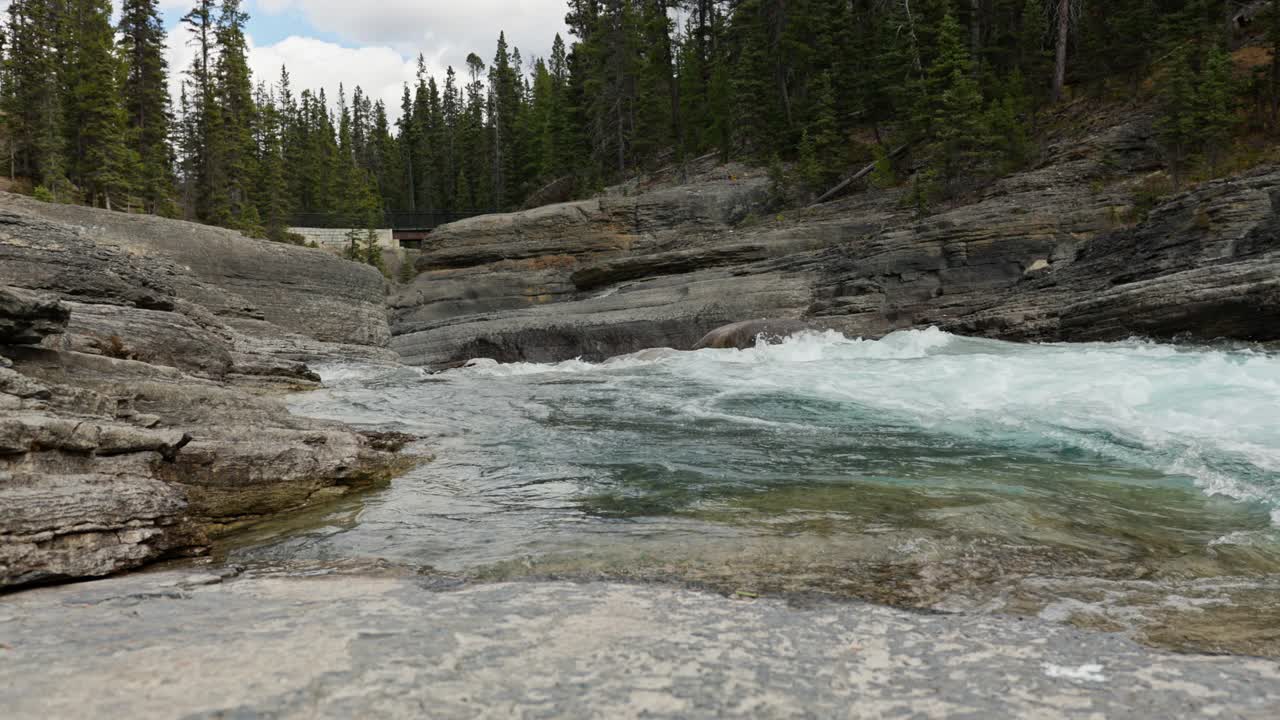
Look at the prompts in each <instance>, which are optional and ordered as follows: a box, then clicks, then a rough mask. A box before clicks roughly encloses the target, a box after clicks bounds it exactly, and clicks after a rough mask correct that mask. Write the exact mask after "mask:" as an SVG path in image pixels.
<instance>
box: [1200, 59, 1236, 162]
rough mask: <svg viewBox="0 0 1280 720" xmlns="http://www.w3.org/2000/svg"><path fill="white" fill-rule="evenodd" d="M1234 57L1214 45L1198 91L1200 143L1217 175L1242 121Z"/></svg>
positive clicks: (1206, 60) (1201, 75)
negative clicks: (1239, 112) (1238, 115)
mask: <svg viewBox="0 0 1280 720" xmlns="http://www.w3.org/2000/svg"><path fill="white" fill-rule="evenodd" d="M1237 84H1238V83H1237V82H1236V79H1235V68H1234V66H1233V65H1232V63H1231V56H1230V55H1228V54H1227V53H1226V51H1225V50H1223V49H1222V47H1221V46H1218V45H1214V46H1213V48H1212V49H1210V50H1209V55H1208V57H1207V58H1206V59H1205V62H1204V71H1203V72H1202V73H1201V74H1200V82H1199V84H1198V87H1197V93H1196V95H1197V97H1196V114H1197V117H1196V120H1197V124H1198V125H1199V142H1200V144H1201V146H1202V147H1203V148H1204V149H1205V151H1206V153H1207V159H1208V161H1209V166H1210V169H1211V170H1213V171H1217V169H1218V166H1219V164H1220V163H1221V162H1222V159H1223V157H1224V156H1225V155H1226V154H1227V150H1228V148H1229V145H1230V142H1231V137H1232V135H1233V134H1234V132H1235V128H1236V126H1237V125H1238V124H1239V120H1238V118H1237V116H1236V111H1237V108H1238V106H1239V100H1238V99H1237V98H1238V97H1239V91H1238V89H1237Z"/></svg>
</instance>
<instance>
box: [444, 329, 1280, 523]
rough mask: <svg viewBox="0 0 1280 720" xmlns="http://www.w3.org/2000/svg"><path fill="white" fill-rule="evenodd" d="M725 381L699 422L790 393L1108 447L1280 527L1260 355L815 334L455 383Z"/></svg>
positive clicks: (996, 434) (734, 418) (930, 424)
mask: <svg viewBox="0 0 1280 720" xmlns="http://www.w3.org/2000/svg"><path fill="white" fill-rule="evenodd" d="M649 373H651V374H655V375H660V376H666V377H671V378H683V379H684V380H686V381H687V382H689V383H690V384H692V385H697V386H701V387H705V388H711V389H712V390H713V392H710V393H707V392H703V393H700V394H698V395H697V396H694V397H690V398H687V399H682V398H679V397H678V396H676V395H673V397H672V410H674V411H675V412H676V413H677V415H679V416H684V417H687V418H718V419H721V420H724V421H728V422H741V423H750V424H765V425H769V424H776V425H780V426H781V425H789V426H791V427H796V428H806V427H807V429H809V430H812V431H814V432H821V431H824V430H825V429H827V428H825V427H824V426H823V425H822V424H821V423H816V424H813V425H808V426H806V425H805V424H804V423H799V424H797V423H796V422H795V421H793V420H788V421H782V420H777V419H771V418H769V417H766V416H761V415H760V414H759V413H753V412H732V411H726V410H725V409H724V408H723V406H724V405H725V404H727V403H728V402H729V401H731V400H732V399H733V398H735V397H749V396H752V395H765V394H784V395H786V396H788V397H790V398H792V399H793V400H794V401H795V402H806V401H812V402H818V403H831V402H834V403H838V404H840V405H843V406H845V407H846V408H847V409H848V411H849V412H856V413H859V414H864V415H870V416H875V417H877V418H880V419H882V420H885V421H890V420H891V421H892V422H894V423H900V424H904V425H908V426H914V427H916V428H919V429H921V430H923V431H926V432H931V433H939V434H943V435H951V436H955V437H957V438H964V439H969V440H981V441H987V442H991V443H996V444H1008V445H1010V446H1013V447H1018V448H1024V449H1032V448H1035V449H1040V450H1045V451H1059V452H1071V451H1077V452H1085V453H1096V454H1098V455H1101V456H1105V457H1108V458H1111V459H1114V460H1117V461H1120V462H1123V463H1128V464H1132V465H1135V466H1138V467H1143V468H1147V469H1151V470H1156V471H1159V472H1162V473H1167V474H1169V475H1171V476H1182V477H1187V478H1190V479H1192V480H1194V482H1195V483H1196V484H1197V485H1198V486H1199V487H1201V488H1202V489H1203V490H1204V491H1205V492H1206V493H1208V494H1210V495H1222V496H1226V497H1230V498H1234V499H1237V500H1243V501H1255V502H1260V503H1264V504H1266V505H1268V506H1269V507H1270V508H1271V509H1272V513H1273V518H1274V520H1275V521H1276V522H1277V523H1280V356H1278V355H1276V354H1275V353H1271V352H1263V351H1259V350H1255V349H1214V348H1204V347H1178V346H1171V345H1160V344H1154V343H1149V342H1140V341H1131V342H1124V343H1105V344H1101V343H1099V344H1070V345H1068V344H1062V345H1023V344H1012V343H1005V342H1000V341H995V340H984V339H972V338H963V337H959V336H955V335H950V334H947V333H944V332H941V331H939V330H936V329H930V330H918V331H916V330H913V331H907V332H899V333H895V334H892V335H889V336H888V337H886V338H884V339H883V340H876V341H868V340H858V339H848V338H845V337H843V336H841V335H839V334H838V333H834V332H829V333H825V334H805V335H799V336H796V337H792V338H790V339H788V340H787V341H786V342H783V343H781V344H774V345H768V344H761V345H758V346H757V347H754V348H750V349H746V350H701V351H696V352H675V351H653V350H650V351H644V352H642V353H638V354H636V355H630V356H623V357H619V358H615V359H613V360H610V361H608V362H605V363H600V364H591V363H584V362H581V361H578V360H572V361H568V362H562V363H558V364H550V365H536V364H513V365H497V364H493V363H490V362H485V361H480V362H477V363H475V366H474V367H471V368H466V369H461V370H455V371H452V374H453V375H455V376H467V375H471V376H490V377H494V378H512V377H531V376H539V375H542V376H553V375H557V374H561V375H595V376H599V377H601V378H609V379H612V380H613V382H614V383H616V386H617V388H618V390H619V391H620V392H626V389H624V388H625V387H626V386H627V385H635V386H637V387H635V388H634V389H635V390H636V391H638V392H648V391H647V390H645V389H643V388H642V387H638V386H639V385H642V383H631V382H629V380H630V379H632V378H633V376H634V375H638V374H649Z"/></svg>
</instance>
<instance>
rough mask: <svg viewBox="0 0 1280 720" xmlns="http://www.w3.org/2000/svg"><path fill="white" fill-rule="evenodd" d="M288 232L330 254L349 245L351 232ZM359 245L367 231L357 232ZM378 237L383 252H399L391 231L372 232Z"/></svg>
mask: <svg viewBox="0 0 1280 720" xmlns="http://www.w3.org/2000/svg"><path fill="white" fill-rule="evenodd" d="M289 231H290V232H294V233H297V234H299V235H301V236H302V237H304V238H306V240H307V242H314V243H315V244H316V245H319V246H320V247H322V248H324V249H325V250H329V251H331V252H337V253H340V252H342V250H343V249H344V248H346V247H347V246H348V245H350V244H351V239H350V234H351V230H349V229H344V228H299V227H296V228H289ZM356 233H357V235H358V237H359V238H360V243H361V244H363V243H364V242H365V238H366V237H367V233H368V231H367V230H357V231H356ZM374 233H376V234H377V236H378V245H379V246H380V247H382V249H383V250H389V251H397V252H398V251H399V249H400V246H399V245H398V244H396V239H395V236H394V234H393V233H392V231H391V230H374Z"/></svg>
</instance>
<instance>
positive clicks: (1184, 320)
mask: <svg viewBox="0 0 1280 720" xmlns="http://www.w3.org/2000/svg"><path fill="white" fill-rule="evenodd" d="M1084 124H1085V125H1086V126H1087V127H1086V129H1085V130H1083V131H1082V132H1076V133H1075V134H1070V135H1064V136H1062V137H1060V138H1057V139H1055V140H1054V141H1053V142H1052V143H1051V144H1050V145H1049V147H1048V149H1047V151H1046V158H1045V160H1044V162H1042V164H1041V165H1040V166H1039V167H1037V168H1036V169H1033V170H1030V171H1027V172H1023V173H1019V174H1017V175H1013V176H1011V177H1008V178H1005V179H1003V180H1001V181H999V182H997V183H995V184H994V185H992V186H991V187H989V188H987V189H986V190H985V192H984V193H983V194H982V195H981V196H980V197H977V198H976V199H971V200H970V201H968V202H966V203H965V204H960V205H958V206H955V207H951V208H944V209H942V210H941V211H938V212H935V213H934V214H932V215H930V216H928V217H926V218H923V219H919V218H916V217H915V216H914V213H913V212H912V211H910V210H908V209H907V208H905V207H904V206H903V203H902V202H901V197H900V193H899V192H898V191H894V190H890V191H882V190H864V191H860V192H857V193H855V194H853V195H851V196H850V197H849V198H847V199H845V200H841V201H838V202H835V203H830V204H827V205H824V206H821V207H817V208H810V209H808V210H803V211H792V212H790V213H788V215H789V216H788V217H776V216H775V217H770V216H768V214H767V213H765V212H764V210H763V204H764V200H765V198H766V195H767V193H766V191H765V186H766V184H767V183H766V181H764V180H763V179H761V178H749V177H748V178H745V179H738V180H733V181H731V180H728V179H724V178H721V179H719V180H716V181H710V182H702V183H700V184H696V185H690V186H682V187H675V188H667V189H663V190H657V191H651V192H645V193H641V194H639V195H637V196H632V197H605V198H601V199H597V200H590V201H583V202H576V203H566V204H562V205H555V206H549V207H544V208H539V209H536V210H530V211H526V212H522V213H514V214H508V215H494V216H485V217H479V218H472V219H470V220H466V221H463V222H460V223H455V224H453V225H449V226H445V227H443V228H440V229H439V230H438V231H437V234H436V236H435V238H434V240H433V241H432V245H431V246H430V247H428V248H427V249H426V251H425V252H424V253H423V255H422V257H421V259H420V260H419V269H420V270H422V274H421V275H420V276H419V278H418V279H417V281H416V282H415V283H414V284H413V285H412V286H410V287H409V288H407V289H405V290H404V291H403V292H401V293H400V294H399V295H397V296H396V297H394V298H393V299H392V301H391V305H392V331H393V333H394V334H395V336H396V337H395V338H394V339H393V341H392V345H393V347H394V348H395V349H396V350H397V351H398V352H399V353H400V354H401V355H402V356H403V357H404V359H405V360H406V361H407V362H410V363H413V364H419V365H427V366H432V367H447V366H451V365H456V364H460V363H464V362H466V361H467V360H469V359H472V358H491V359H494V360H499V361H503V362H511V361H536V362H543V361H558V360H564V359H568V358H572V357H582V358H584V359H588V360H601V359H604V358H606V357H609V356H612V355H619V354H624V353H630V352H634V351H637V350H640V349H643V348H646V347H663V346H665V347H672V348H676V349H681V350H687V349H693V348H695V347H699V346H700V345H703V343H700V341H701V340H702V339H703V337H704V335H706V334H707V333H709V332H711V331H713V330H715V329H717V328H720V327H722V326H726V325H733V324H736V323H744V322H748V321H754V320H758V319H760V318H770V319H772V322H773V323H775V324H778V325H780V326H781V325H782V324H784V323H788V322H791V323H794V325H795V327H818V328H828V329H836V330H840V331H842V332H845V333H847V334H850V335H857V336H864V337H878V336H881V335H884V334H886V333H889V332H892V331H894V330H899V329H908V328H918V327H928V326H938V327H941V328H943V329H946V330H949V331H952V332H957V333H961V334H970V335H983V336H988V337H997V338H1005V339H1013V340H1110V339H1118V338H1124V337H1127V336H1131V335H1145V336H1151V337H1156V338H1169V337H1175V336H1191V337H1198V338H1201V339H1206V340H1208V339H1214V338H1218V337H1226V338H1239V339H1247V340H1268V339H1275V338H1278V337H1280V324H1278V323H1276V317H1277V314H1278V313H1280V297H1278V296H1277V277H1280V216H1277V210H1276V202H1277V199H1276V197H1273V194H1276V193H1277V191H1275V190H1274V189H1273V188H1276V187H1280V166H1268V167H1263V168H1259V169H1258V170H1255V171H1253V172H1250V173H1246V174H1244V175H1242V176H1239V177H1235V178H1231V179H1227V180H1221V181H1215V182H1211V183H1206V184H1204V185H1202V186H1200V187H1197V188H1194V189H1191V190H1190V191H1188V192H1185V193H1182V194H1181V195H1178V196H1175V197H1172V198H1169V199H1167V200H1166V201H1165V202H1164V203H1163V204H1161V205H1159V206H1158V207H1156V208H1155V209H1154V210H1152V211H1151V212H1150V213H1148V214H1147V216H1146V217H1145V218H1141V219H1140V220H1135V217H1136V216H1137V215H1138V214H1139V212H1140V211H1139V210H1138V209H1137V208H1135V207H1134V204H1135V194H1136V188H1137V187H1138V186H1139V185H1141V183H1142V182H1144V180H1145V179H1146V178H1147V177H1148V176H1149V175H1150V174H1152V173H1153V172H1155V171H1157V170H1158V168H1159V167H1160V158H1159V153H1158V152H1157V150H1156V148H1155V145H1154V143H1153V141H1152V138H1151V121H1150V119H1149V118H1145V117H1142V116H1140V115H1136V116H1135V115H1132V114H1126V115H1121V116H1113V117H1106V116H1102V117H1098V118H1092V119H1090V120H1088V122H1085V123H1084ZM739 330H741V328H740V327H739ZM743 332H747V331H741V332H736V331H731V330H726V331H724V333H723V335H724V336H723V337H722V338H721V339H719V340H716V341H715V342H718V343H721V344H724V345H726V346H740V345H741V344H742V343H743V342H748V341H746V340H743Z"/></svg>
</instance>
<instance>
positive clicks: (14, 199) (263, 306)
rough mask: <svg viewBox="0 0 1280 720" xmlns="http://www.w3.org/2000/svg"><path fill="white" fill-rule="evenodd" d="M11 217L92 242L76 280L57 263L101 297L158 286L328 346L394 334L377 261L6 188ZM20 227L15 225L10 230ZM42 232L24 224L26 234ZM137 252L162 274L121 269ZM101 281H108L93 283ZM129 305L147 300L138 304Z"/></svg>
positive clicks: (4, 211) (376, 343)
mask: <svg viewBox="0 0 1280 720" xmlns="http://www.w3.org/2000/svg"><path fill="white" fill-rule="evenodd" d="M13 215H21V216H25V218H26V219H25V220H23V221H21V222H22V223H25V224H27V225H28V226H29V223H30V222H31V220H30V219H31V218H39V219H41V220H44V221H48V222H50V223H52V224H56V225H61V226H64V227H70V228H72V229H75V230H77V231H78V232H77V233H76V235H77V236H79V237H80V238H83V239H84V240H87V241H90V242H92V243H93V245H94V246H95V247H96V248H97V250H96V251H95V252H96V255H95V256H93V257H89V256H84V255H77V256H76V257H78V258H82V263H83V267H82V269H83V272H81V273H77V274H76V275H75V276H74V277H71V276H70V272H71V270H70V269H69V268H67V267H66V264H55V265H54V268H55V269H56V272H57V273H59V274H61V275H62V276H63V278H64V280H63V282H66V283H73V284H74V286H75V287H77V288H82V294H84V295H86V296H88V297H93V298H96V299H97V300H95V302H98V301H100V299H101V298H104V297H108V296H110V293H111V292H115V293H116V294H117V295H119V294H121V293H125V294H127V293H128V292H129V291H130V290H131V289H132V288H149V287H152V286H155V287H156V288H157V290H159V291H160V293H161V295H176V296H177V297H178V298H180V299H183V300H187V301H189V302H191V303H193V304H196V305H200V306H202V307H204V308H205V309H206V310H208V311H210V312H211V313H213V314H214V315H216V316H218V317H220V318H222V320H223V321H224V322H226V323H227V324H228V325H231V326H233V327H236V328H238V329H242V330H246V331H247V332H250V333H251V334H252V333H254V332H256V331H257V329H258V328H259V327H260V323H261V321H266V322H268V323H270V324H271V325H273V326H275V327H276V328H277V332H278V331H279V330H280V329H283V330H284V331H286V332H287V333H293V334H296V335H299V336H303V337H306V338H310V339H312V340H319V341H322V342H329V343H339V344H347V345H367V346H372V347H383V346H385V345H386V344H387V342H388V339H389V338H390V333H389V330H388V327H387V321H386V312H385V310H384V308H385V297H386V286H385V282H384V280H383V278H382V276H381V275H380V274H379V273H378V271H377V270H375V269H374V268H372V267H369V266H365V265H358V264H354V263H350V262H347V261H345V260H343V259H341V258H339V257H336V256H334V255H332V254H330V253H327V252H324V251H321V250H312V249H308V248H303V247H297V246H293V245H284V244H280V243H272V242H268V241H265V240H254V239H251V238H246V237H244V236H243V235H240V234H239V233H236V232H233V231H230V230H224V229H222V228H215V227H210V226H207V225H197V224H195V223H188V222H181V221H177V220H167V219H165V218H158V217H153V216H150V215H128V214H124V213H107V212H102V211H99V210H93V209H91V208H84V207H79V206H75V205H58V204H52V203H42V202H39V201H37V200H33V199H31V198H28V197H25V196H22V195H14V194H10V193H0V232H4V230H3V226H4V225H5V224H6V223H9V222H12V221H10V220H8V219H7V218H9V217H12V216H13ZM13 230H14V229H10V231H9V232H10V236H11V237H12V232H13ZM20 232H21V231H20ZM38 234H39V233H35V232H32V231H26V235H27V236H28V237H33V236H35V235H38ZM36 242H41V241H40V240H36ZM47 250H48V251H50V252H57V251H58V249H57V245H56V244H53V245H50V246H47ZM131 257H146V258H148V259H149V260H150V261H152V262H151V265H150V266H151V267H153V268H156V269H158V270H159V272H158V273H157V276H155V277H136V276H131V275H128V274H127V270H125V274H120V273H118V272H115V271H114V268H116V267H120V266H121V263H122V262H123V263H124V265H127V261H128V258H131ZM104 259H108V260H109V263H108V265H107V267H109V268H112V269H113V271H112V272H109V273H100V272H97V271H100V270H101V269H103V268H102V267H101V266H97V265H96V264H97V263H99V262H101V261H102V260H104ZM0 261H3V262H5V263H9V262H12V261H14V258H13V257H12V255H10V256H7V257H0ZM73 262H74V261H73ZM19 272H20V270H18V269H15V271H14V273H15V274H17V273H19ZM95 279H96V281H97V282H100V283H104V284H105V285H106V286H105V287H103V288H97V287H94V286H93V285H91V284H87V281H92V280H95ZM55 282H56V281H55ZM112 283H115V285H123V286H126V287H119V288H117V287H115V285H113V284H112ZM51 289H55V290H56V288H51ZM133 291H134V292H138V291H137V290H133ZM122 299H123V298H122ZM129 304H135V305H138V306H139V307H147V305H145V304H141V303H138V302H134V301H131V302H130V303H129Z"/></svg>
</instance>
